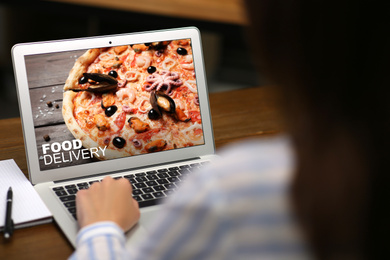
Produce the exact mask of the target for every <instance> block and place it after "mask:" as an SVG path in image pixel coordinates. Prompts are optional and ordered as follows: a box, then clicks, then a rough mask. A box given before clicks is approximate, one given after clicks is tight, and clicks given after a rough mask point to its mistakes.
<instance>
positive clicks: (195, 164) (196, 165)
mask: <svg viewBox="0 0 390 260" xmlns="http://www.w3.org/2000/svg"><path fill="white" fill-rule="evenodd" d="M190 166H191V168H194V167H199V166H200V163H191V164H190Z"/></svg>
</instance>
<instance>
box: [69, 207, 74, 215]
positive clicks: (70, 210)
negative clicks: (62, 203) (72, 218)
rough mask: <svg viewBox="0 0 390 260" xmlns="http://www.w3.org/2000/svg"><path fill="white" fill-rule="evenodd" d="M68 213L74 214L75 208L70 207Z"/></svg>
mask: <svg viewBox="0 0 390 260" xmlns="http://www.w3.org/2000/svg"><path fill="white" fill-rule="evenodd" d="M68 211H69V212H70V213H72V214H74V213H76V208H75V207H72V208H68Z"/></svg>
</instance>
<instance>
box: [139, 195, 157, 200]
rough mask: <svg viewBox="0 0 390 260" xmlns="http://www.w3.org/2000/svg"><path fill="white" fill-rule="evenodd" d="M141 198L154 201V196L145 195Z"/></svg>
mask: <svg viewBox="0 0 390 260" xmlns="http://www.w3.org/2000/svg"><path fill="white" fill-rule="evenodd" d="M141 198H142V199H144V200H151V199H154V197H153V196H152V194H143V195H141Z"/></svg>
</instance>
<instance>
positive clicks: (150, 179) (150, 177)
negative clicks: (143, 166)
mask: <svg viewBox="0 0 390 260" xmlns="http://www.w3.org/2000/svg"><path fill="white" fill-rule="evenodd" d="M146 178H148V180H149V181H152V180H157V179H158V176H157V174H151V175H148V176H146Z"/></svg>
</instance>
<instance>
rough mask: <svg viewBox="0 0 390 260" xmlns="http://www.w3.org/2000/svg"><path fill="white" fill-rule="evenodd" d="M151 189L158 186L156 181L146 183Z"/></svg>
mask: <svg viewBox="0 0 390 260" xmlns="http://www.w3.org/2000/svg"><path fill="white" fill-rule="evenodd" d="M157 181H159V180H157ZM145 183H146V184H147V185H148V186H149V187H152V186H157V185H158V184H157V182H155V181H147V182H145Z"/></svg>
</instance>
